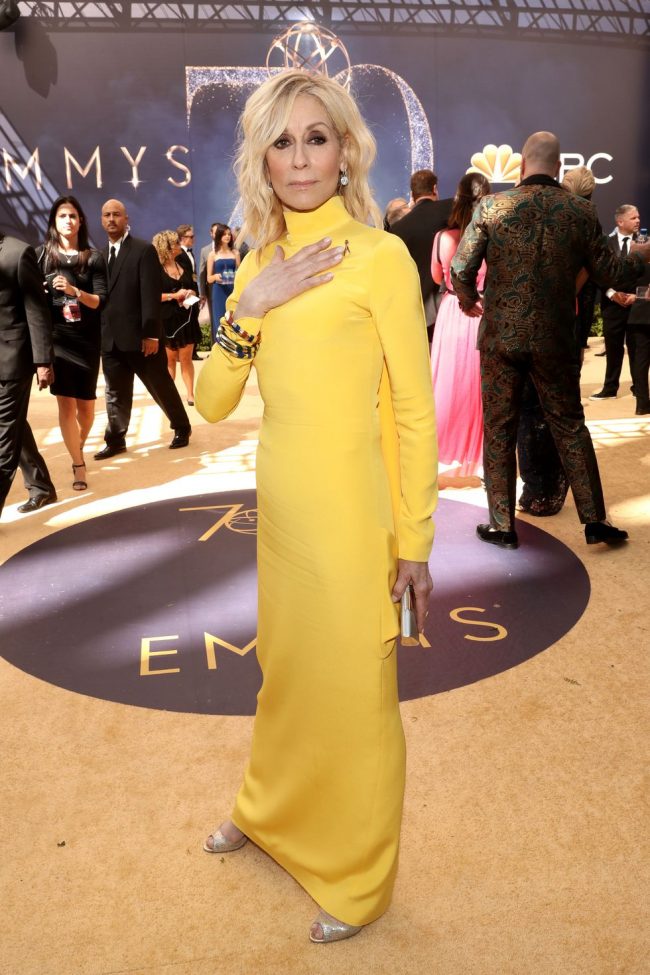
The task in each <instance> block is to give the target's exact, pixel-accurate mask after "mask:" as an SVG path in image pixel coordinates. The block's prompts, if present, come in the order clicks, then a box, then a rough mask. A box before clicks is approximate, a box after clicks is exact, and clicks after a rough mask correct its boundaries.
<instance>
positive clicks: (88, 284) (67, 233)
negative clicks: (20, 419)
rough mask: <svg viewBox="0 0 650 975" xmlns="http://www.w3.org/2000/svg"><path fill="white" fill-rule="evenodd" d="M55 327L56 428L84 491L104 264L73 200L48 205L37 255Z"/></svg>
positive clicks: (75, 484)
mask: <svg viewBox="0 0 650 975" xmlns="http://www.w3.org/2000/svg"><path fill="white" fill-rule="evenodd" d="M39 263H40V265H41V268H42V270H43V273H44V276H45V281H46V286H47V295H48V299H49V304H50V310H51V312H52V322H53V325H54V331H53V342H54V382H53V384H52V385H51V386H50V392H52V393H54V395H55V396H56V400H57V404H58V407H59V426H60V427H61V433H62V434H63V441H64V443H65V445H66V447H67V449H68V453H69V454H70V456H71V458H72V474H73V478H74V480H73V482H72V487H73V488H74V490H75V491H85V489H86V488H87V487H88V484H87V482H86V465H85V463H84V459H83V449H84V444H85V443H86V439H87V437H88V434H89V433H90V429H91V427H92V425H93V420H94V419H95V400H96V398H97V374H98V372H99V356H100V329H101V326H100V310H101V308H102V306H103V305H104V303H105V301H106V294H107V283H106V264H105V262H104V258H103V256H102V255H101V254H100V253H99V251H97V250H95V249H94V248H91V247H90V245H89V243H88V224H87V221H86V217H85V214H84V212H83V210H82V209H81V206H80V205H79V203H78V201H77V200H76V199H75V198H74V197H73V196H61V197H59V199H58V200H55V202H54V203H53V205H52V209H51V210H50V215H49V217H48V221H47V236H46V240H45V244H44V246H43V247H42V249H41V251H40V254H39Z"/></svg>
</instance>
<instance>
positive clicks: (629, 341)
mask: <svg viewBox="0 0 650 975" xmlns="http://www.w3.org/2000/svg"><path fill="white" fill-rule="evenodd" d="M545 175H547V176H548V173H547V174H545ZM556 175H557V174H556ZM549 178H553V177H549ZM554 181H555V182H557V180H554ZM437 183H438V180H437V177H436V175H435V174H434V173H433V172H432V171H430V170H419V171H418V172H416V173H414V174H413V176H412V177H411V202H408V201H407V200H405V199H404V198H396V199H394V200H391V201H390V203H389V204H388V206H387V208H386V211H385V213H384V228H385V229H386V230H389V231H390V232H392V233H394V234H397V235H398V236H400V237H401V238H402V239H403V240H404V242H405V243H406V245H407V247H408V249H409V251H410V253H411V256H412V257H413V258H414V260H415V261H416V264H417V265H418V270H419V273H420V284H421V291H422V299H423V302H424V305H425V312H426V318H427V323H428V325H429V334H430V339H431V368H432V377H433V386H434V394H435V402H436V422H437V429H438V449H439V460H440V462H441V463H442V464H444V465H446V466H447V468H448V469H447V470H446V471H445V473H444V475H443V476H442V478H441V483H443V484H444V485H445V486H450V485H452V484H454V483H459V484H460V483H466V480H465V478H467V477H472V476H480V475H482V473H483V458H484V428H483V399H484V391H483V392H482V384H481V356H480V353H479V334H480V332H479V329H480V327H481V321H482V319H481V317H480V316H475V317H472V316H471V313H470V314H468V313H467V312H466V311H465V310H464V309H463V306H462V303H461V302H460V301H459V299H458V296H457V295H456V293H455V291H454V286H453V281H452V262H453V258H454V255H455V253H456V251H457V249H458V246H459V243H460V240H461V238H462V237H463V234H464V233H465V230H466V229H467V227H468V225H469V223H470V220H471V218H472V214H473V213H474V212H475V209H476V207H477V205H478V204H479V202H480V201H481V200H482V199H483V198H484V197H486V196H487V195H488V194H489V193H490V192H491V187H490V184H489V182H488V180H487V179H486V177H485V176H482V175H481V174H480V173H467V174H466V175H464V176H463V177H462V178H461V180H460V182H459V184H458V187H457V190H456V193H455V195H454V197H453V199H443V200H441V199H439V198H438V191H437ZM561 185H562V188H563V189H565V190H567V191H568V192H569V193H571V194H574V195H575V196H578V197H581V198H582V199H585V200H590V199H591V196H592V193H593V191H594V188H595V185H596V184H595V179H594V176H593V174H592V172H591V171H590V170H589V169H588V168H587V167H585V166H580V167H577V168H576V169H572V170H570V171H569V172H568V173H567V174H566V175H565V177H564V179H563V180H562V184H561ZM614 218H615V222H616V229H615V231H614V232H612V234H611V235H610V236H609V238H608V239H607V242H608V245H609V247H610V248H611V250H612V252H613V254H614V255H615V256H621V257H625V256H627V254H628V253H629V243H632V242H634V241H636V240H637V237H638V232H639V228H640V216H639V212H638V210H637V208H636V207H635V206H632V205H630V204H625V205H622V206H620V207H618V208H617V210H616V212H615V214H614ZM483 232H484V231H483V229H481V233H483ZM643 240H644V237H643V236H641V237H639V241H640V242H642V241H643ZM486 272H487V265H486V263H485V261H483V262H482V263H481V265H480V267H479V268H478V270H477V279H476V287H477V289H478V293H479V295H481V296H482V294H483V292H484V288H485V275H486ZM549 280H550V279H549ZM648 284H650V274H649V273H648V270H647V268H646V269H645V270H643V271H641V270H636V271H630V272H629V273H628V276H627V280H626V286H625V288H624V289H623V290H622V291H616V290H614V289H613V288H611V287H610V288H603V289H602V291H601V290H600V289H599V288H598V286H597V283H596V281H595V280H594V278H593V276H591V275H590V273H589V271H588V269H587V268H581V269H580V272H579V273H578V275H577V277H576V280H575V319H574V322H573V328H572V329H571V330H570V334H571V336H572V339H573V340H574V341H573V342H572V345H573V348H572V349H571V350H569V352H570V354H571V356H572V360H573V362H574V363H575V366H576V368H577V370H578V373H579V369H580V365H581V363H582V358H583V355H584V349H585V348H586V346H587V339H588V337H589V335H590V333H591V330H592V325H593V322H594V315H595V310H596V304H597V300H598V297H599V294H600V302H601V307H602V316H603V333H604V337H605V352H604V353H603V354H604V355H605V354H606V356H607V367H606V377H605V384H604V386H603V389H602V390H601V391H600V392H598V393H595V394H593V395H592V396H591V397H590V398H591V399H595V400H599V399H609V398H613V397H615V396H616V394H617V390H618V385H619V379H620V372H621V365H622V361H623V355H624V345H627V349H628V353H629V358H630V371H631V373H632V380H633V385H632V387H631V391H632V393H633V395H634V396H635V397H636V414H637V415H645V414H648V413H650V399H649V397H648V370H649V367H650V328H649V327H648V326H650V302H648V301H642V300H639V299H638V298H637V295H636V288H635V285H639V286H641V288H643V287H647V286H648ZM509 300H512V296H511V299H509ZM434 326H435V327H434ZM522 382H523V385H522V390H521V395H520V396H519V409H518V422H517V460H518V467H519V473H520V476H521V479H522V482H523V488H522V492H521V495H520V497H519V499H518V503H517V506H518V508H519V510H521V511H525V512H527V513H529V514H532V515H536V516H548V515H553V514H556V513H557V512H558V511H560V509H561V508H562V506H563V504H564V501H565V498H566V494H567V491H568V488H569V478H568V476H567V473H566V471H565V468H564V466H563V464H562V461H561V458H560V453H559V451H558V448H557V446H556V440H555V438H554V436H553V433H552V430H551V425H550V424H549V422H548V419H547V415H546V413H545V411H544V409H543V407H542V404H541V402H540V397H539V393H538V385H539V381H538V383H537V384H536V383H535V381H534V380H533V378H532V376H531V375H530V374H528V375H526V377H525V378H524V379H523V380H522ZM490 538H492V536H490Z"/></svg>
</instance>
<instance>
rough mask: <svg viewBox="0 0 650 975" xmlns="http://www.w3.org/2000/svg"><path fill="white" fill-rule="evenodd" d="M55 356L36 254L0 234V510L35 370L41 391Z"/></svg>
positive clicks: (13, 470) (18, 449) (12, 472)
mask: <svg viewBox="0 0 650 975" xmlns="http://www.w3.org/2000/svg"><path fill="white" fill-rule="evenodd" d="M53 358H54V353H53V350H52V320H51V318H50V313H49V309H48V307H47V302H46V300H45V292H44V290H43V279H42V275H41V272H40V271H39V269H38V264H37V263H36V254H35V253H34V250H33V249H32V248H31V247H29V246H28V244H25V243H24V242H23V241H21V240H17V239H16V238H15V237H5V236H4V235H3V234H0V512H1V511H2V508H3V506H4V503H5V500H6V498H7V495H8V493H9V488H10V487H11V484H12V481H13V479H14V476H15V474H16V468H17V467H18V462H19V458H20V453H21V449H22V445H23V438H24V435H25V425H26V421H27V406H28V404H29V392H30V387H31V385H32V377H33V375H34V371H36V376H37V381H38V387H39V389H46V388H47V387H48V386H49V385H50V384H51V383H52V382H53V380H54V373H53V370H52V361H53ZM48 476H49V475H48ZM52 500H54V499H52Z"/></svg>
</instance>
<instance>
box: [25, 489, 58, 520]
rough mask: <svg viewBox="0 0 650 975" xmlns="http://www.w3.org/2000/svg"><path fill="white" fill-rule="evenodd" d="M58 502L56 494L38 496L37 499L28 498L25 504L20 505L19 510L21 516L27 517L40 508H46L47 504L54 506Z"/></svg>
mask: <svg viewBox="0 0 650 975" xmlns="http://www.w3.org/2000/svg"><path fill="white" fill-rule="evenodd" d="M55 501H58V498H57V496H56V494H54V493H53V494H37V495H36V497H35V498H28V500H27V501H25V503H24V504H20V505H18V510H19V511H20V513H21V514H23V515H26V514H28V512H30V511H38V509H39V508H44V507H45V505H46V504H54V502H55Z"/></svg>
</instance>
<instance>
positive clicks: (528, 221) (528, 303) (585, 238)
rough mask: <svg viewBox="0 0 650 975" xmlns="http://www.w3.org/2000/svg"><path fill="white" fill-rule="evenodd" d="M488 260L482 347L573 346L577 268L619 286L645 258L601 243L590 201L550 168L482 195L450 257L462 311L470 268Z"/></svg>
mask: <svg viewBox="0 0 650 975" xmlns="http://www.w3.org/2000/svg"><path fill="white" fill-rule="evenodd" d="M484 259H485V260H486V262H487V275H486V278H485V295H484V299H483V307H484V314H483V320H482V322H481V326H480V329H479V338H478V346H479V348H480V349H481V350H484V351H485V350H488V349H502V350H503V351H505V352H510V353H517V352H535V353H541V354H546V355H551V356H557V355H561V356H564V355H565V354H568V355H572V354H575V332H574V319H575V310H576V302H575V282H576V277H577V275H578V272H579V271H580V269H581V268H586V269H587V271H588V272H589V276H590V277H591V278H593V279H594V280H595V281H596V283H597V284H599V285H600V286H601V287H604V288H609V287H614V288H616V287H621V286H622V285H623V283H624V282H625V281H626V280H629V279H630V276H632V277H633V278H635V277H637V276H638V275H639V273H640V272H641V271H642V269H643V267H644V264H643V261H642V259H641V257H640V256H639V255H638V254H633V255H630V257H627V258H625V259H624V260H621V259H620V258H618V257H617V256H616V255H615V254H614V253H613V252H612V250H611V248H610V247H608V245H607V238H606V237H605V236H604V234H603V231H602V228H601V226H600V223H599V221H598V215H597V213H596V210H595V208H594V206H593V205H592V204H591V203H589V202H588V201H587V200H584V199H582V197H579V196H575V194H573V193H570V192H569V191H568V190H565V189H563V188H562V187H561V186H560V185H559V184H558V183H557V182H556V181H555V180H554V179H551V178H550V177H549V176H530V177H529V178H528V179H526V180H524V181H523V182H522V183H521V184H520V185H519V186H517V187H515V188H514V189H511V190H506V191H505V192H503V193H496V194H493V195H491V196H486V197H484V198H483V200H481V202H480V203H479V205H478V206H477V208H476V210H475V211H474V215H473V217H472V221H471V223H470V224H469V226H468V227H467V229H466V231H465V233H464V235H463V238H462V240H461V242H460V244H459V247H458V250H457V251H456V254H455V256H454V259H453V261H452V265H451V277H452V281H453V285H454V290H455V291H456V294H457V295H458V300H459V302H460V305H461V307H462V308H463V309H464V310H465V311H467V310H468V309H469V308H471V307H472V305H473V304H474V303H475V302H476V301H477V299H478V297H479V295H478V291H477V290H476V275H477V273H478V270H479V268H480V266H481V262H482V261H483V260H484Z"/></svg>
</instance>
